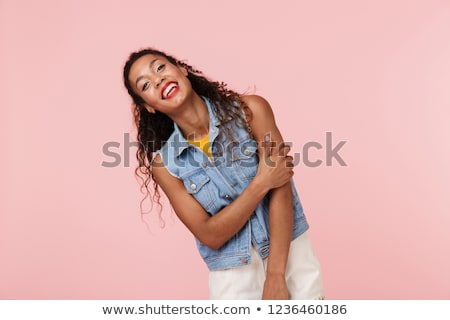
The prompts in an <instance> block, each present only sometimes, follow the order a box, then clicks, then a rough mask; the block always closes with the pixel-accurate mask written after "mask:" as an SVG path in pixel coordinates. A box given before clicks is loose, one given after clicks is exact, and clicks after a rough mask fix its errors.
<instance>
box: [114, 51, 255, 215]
mask: <svg viewBox="0 0 450 320" xmlns="http://www.w3.org/2000/svg"><path fill="white" fill-rule="evenodd" d="M149 54H151V55H157V56H161V57H164V58H166V59H167V60H168V61H169V62H170V63H172V64H173V65H178V66H181V67H183V68H185V69H186V70H187V73H188V75H187V78H188V79H189V81H190V82H191V86H192V89H193V90H194V91H195V92H196V93H197V94H198V95H200V96H204V97H206V98H208V99H209V100H210V101H211V104H212V106H213V109H214V112H215V113H216V116H217V118H218V120H219V122H220V124H224V123H225V122H228V121H230V120H234V121H235V123H236V124H237V125H238V126H241V127H242V126H245V125H246V126H247V129H248V130H249V131H250V127H249V126H248V124H247V121H246V119H247V120H249V117H251V114H250V111H249V109H248V107H247V106H246V105H245V103H244V102H243V101H242V99H241V96H240V94H238V93H237V92H235V91H233V90H230V89H228V88H227V84H226V83H224V82H217V81H211V80H209V79H208V78H206V77H205V76H204V75H203V73H202V72H201V71H199V70H197V69H195V68H194V67H192V66H190V65H188V64H186V63H185V62H183V61H180V60H178V59H176V58H174V57H173V56H170V55H167V54H166V53H164V52H162V51H159V50H156V49H153V48H146V49H142V50H139V51H137V52H133V53H131V54H130V56H129V58H128V60H127V61H126V63H125V66H124V69H123V81H124V85H125V87H126V89H127V91H128V94H129V95H130V96H131V98H132V100H133V116H134V122H135V125H136V128H137V141H138V150H137V151H136V158H137V161H138V165H137V167H136V169H135V175H136V176H137V177H138V178H139V179H140V181H141V192H142V193H143V194H144V197H143V199H142V200H141V202H140V208H141V213H142V214H143V213H145V212H144V210H143V203H144V202H145V200H146V199H150V201H151V202H152V201H153V202H156V203H157V204H158V205H159V206H160V208H161V207H162V206H161V202H160V199H161V195H160V193H159V189H158V184H157V182H156V180H155V179H154V177H153V171H152V165H151V159H152V158H153V155H154V153H155V152H156V151H157V150H159V149H161V147H162V146H163V145H164V143H165V142H166V141H167V139H168V138H169V137H170V135H171V134H172V132H173V130H174V125H173V120H172V119H171V118H169V117H168V116H167V115H166V114H164V113H162V112H159V111H156V112H155V113H150V112H148V111H147V109H146V108H145V106H144V100H143V99H142V98H141V97H140V96H139V95H138V94H137V93H136V92H134V91H133V89H132V87H131V83H130V79H129V73H130V69H131V67H132V65H133V63H134V62H136V60H138V59H139V58H141V57H143V56H145V55H149ZM224 127H225V132H226V134H227V136H228V137H229V138H230V139H231V140H233V134H232V132H230V130H231V129H230V128H229V127H228V126H224ZM151 182H153V192H152V191H151V190H150V188H149V185H150V183H151ZM152 193H153V195H152ZM153 202H152V203H153Z"/></svg>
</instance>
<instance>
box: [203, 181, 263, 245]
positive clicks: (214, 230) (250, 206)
mask: <svg viewBox="0 0 450 320" xmlns="http://www.w3.org/2000/svg"><path fill="white" fill-rule="evenodd" d="M268 191H269V188H268V187H267V186H266V185H265V184H264V183H262V181H261V180H259V179H258V177H255V179H254V180H253V181H252V182H251V183H250V184H249V185H248V187H247V188H246V189H245V190H244V191H243V192H242V194H241V195H240V196H239V197H237V198H236V200H234V201H233V202H232V203H231V204H230V205H228V206H226V207H225V208H223V209H222V210H220V211H219V212H218V213H216V214H215V215H213V216H211V217H210V218H209V219H208V221H207V222H206V224H205V230H204V234H205V235H207V237H205V238H207V239H208V241H207V242H208V243H205V245H207V246H209V247H211V248H213V249H218V248H220V247H221V246H222V245H223V244H224V243H225V242H227V241H228V240H229V239H230V238H231V237H232V236H234V235H235V234H236V233H237V232H238V231H239V230H241V229H242V227H243V226H244V225H245V224H246V223H247V221H248V219H249V218H250V216H251V215H252V214H253V212H254V211H255V209H256V207H257V206H258V204H259V203H260V202H261V200H262V199H263V198H264V196H265V195H266V194H267V192H268Z"/></svg>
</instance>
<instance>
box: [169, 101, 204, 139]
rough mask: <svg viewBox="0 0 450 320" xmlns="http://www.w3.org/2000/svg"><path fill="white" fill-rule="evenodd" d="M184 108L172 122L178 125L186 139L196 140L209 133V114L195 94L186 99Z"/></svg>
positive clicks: (174, 116) (173, 117)
mask: <svg viewBox="0 0 450 320" xmlns="http://www.w3.org/2000/svg"><path fill="white" fill-rule="evenodd" d="M184 105H185V106H184V107H183V108H181V109H180V112H178V113H177V114H176V115H172V117H171V118H172V120H173V121H174V122H175V123H176V124H177V125H178V127H179V128H180V130H181V132H182V133H183V135H184V137H185V138H186V139H190V140H197V139H201V138H203V137H204V136H206V135H207V134H208V132H209V113H208V107H207V106H206V103H205V101H204V100H203V99H202V98H201V97H200V96H199V95H198V94H196V93H193V94H192V95H191V96H189V98H188V99H186V102H185V103H184Z"/></svg>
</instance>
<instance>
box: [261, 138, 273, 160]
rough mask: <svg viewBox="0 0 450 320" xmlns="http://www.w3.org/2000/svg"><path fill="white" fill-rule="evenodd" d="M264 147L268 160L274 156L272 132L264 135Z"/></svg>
mask: <svg viewBox="0 0 450 320" xmlns="http://www.w3.org/2000/svg"><path fill="white" fill-rule="evenodd" d="M262 147H263V150H264V156H265V157H266V158H267V157H269V156H270V155H271V154H272V150H271V149H272V140H271V137H270V132H268V133H266V134H265V135H264V141H263V143H262Z"/></svg>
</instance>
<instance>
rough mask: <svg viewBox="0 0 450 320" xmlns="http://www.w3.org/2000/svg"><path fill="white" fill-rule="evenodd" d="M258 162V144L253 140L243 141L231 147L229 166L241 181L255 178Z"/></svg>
mask: <svg viewBox="0 0 450 320" xmlns="http://www.w3.org/2000/svg"><path fill="white" fill-rule="evenodd" d="M258 162H259V161H258V144H257V143H256V141H255V140H253V139H245V140H243V141H240V142H239V144H238V145H236V146H234V147H233V149H232V158H231V165H232V167H233V170H234V171H235V172H236V173H237V175H238V177H239V179H241V180H242V181H247V180H252V179H253V178H254V177H255V175H256V172H257V170H258Z"/></svg>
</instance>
